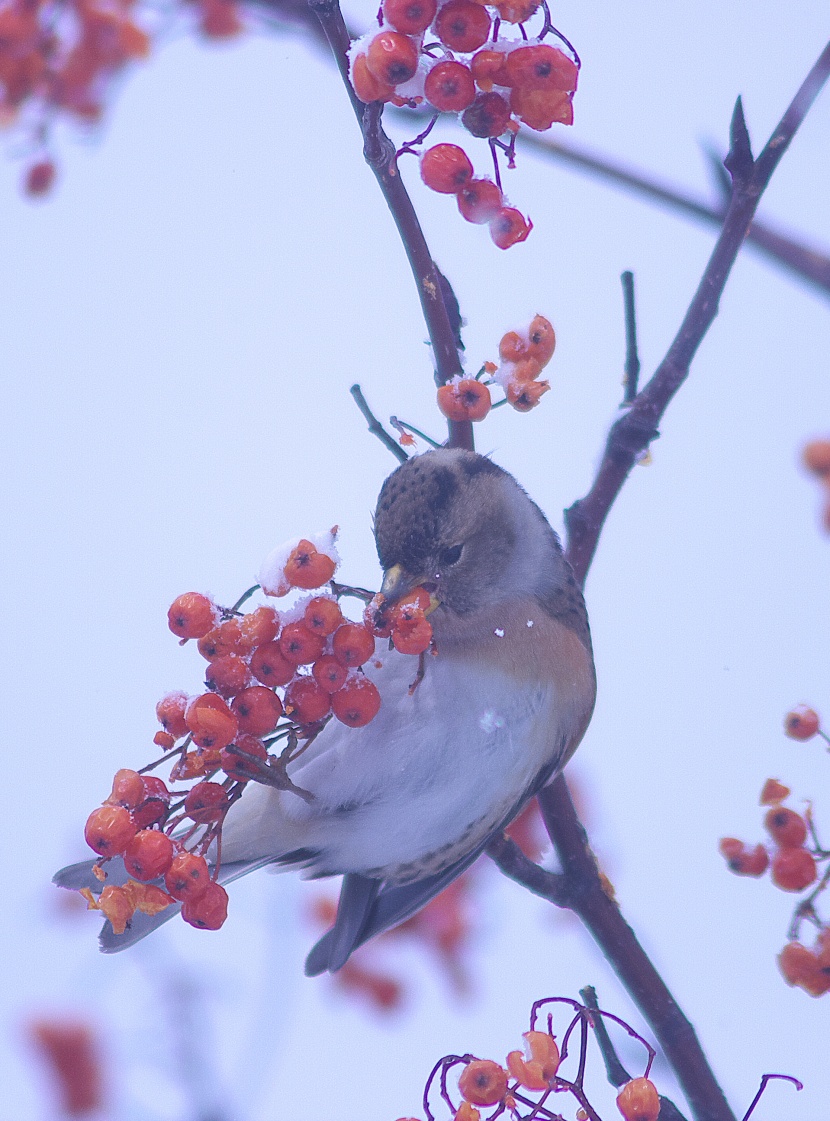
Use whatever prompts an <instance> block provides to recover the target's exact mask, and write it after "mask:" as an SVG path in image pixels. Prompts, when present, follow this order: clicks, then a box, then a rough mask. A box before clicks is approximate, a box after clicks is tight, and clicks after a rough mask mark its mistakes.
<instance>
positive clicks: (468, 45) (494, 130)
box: [350, 0, 580, 249]
mask: <svg viewBox="0 0 830 1121" xmlns="http://www.w3.org/2000/svg"><path fill="white" fill-rule="evenodd" d="M379 19H380V29H379V30H378V31H375V32H372V33H370V34H368V35H365V36H363V37H362V38H361V39H358V40H356V41H355V42H354V43H353V44H352V49H351V52H350V77H351V82H352V86H353V88H354V91H355V93H356V95H357V96H358V98H360V100H361V101H364V102H371V101H383V102H391V103H392V104H393V105H397V106H400V107H403V106H409V107H411V108H416V107H419V106H423V107H425V108H427V109H431V110H432V111H433V112H434V114H435V116H434V118H433V122H432V124H434V123H435V120H436V119H437V117H438V116H439V115H440V114H441V113H456V114H458V115H459V117H460V121H461V124H462V125H463V127H464V128H465V129H466V130H467V132H469V133H470V134H471V135H472V136H475V137H477V138H479V139H482V140H486V141H487V142H488V144H489V146H490V149H491V153H492V158H493V167H494V179H488V178H486V177H480V178H477V177H476V176H475V173H474V170H473V165H472V162H471V161H470V159H469V157H468V156H467V154H466V152H465V151H464V149H463V148H461V147H459V146H458V145H455V144H437V145H435V146H434V147H432V148H429V149H427V150H426V151H425V152H424V153H423V155H422V156H421V177H422V179H423V181H424V182H425V183H426V185H427V186H428V187H430V188H431V189H432V190H434V191H438V192H440V193H441V194H451V195H454V196H455V197H456V198H457V200H458V208H459V211H460V212H461V214H462V216H463V217H464V218H465V219H466V220H467V221H468V222H475V223H482V224H484V223H486V224H487V225H488V226H489V228H490V234H491V236H492V238H493V241H494V242H495V243H496V245H497V246H499V248H500V249H507V248H509V247H510V246H511V245H515V244H517V242H520V241H524V240H525V238H527V236H528V234H529V233H530V230H531V229H532V223H531V222H530V221H529V220H528V219H526V218H525V217H524V216H523V215H522V214H521V212H520V211H518V210H516V209H515V208H514V207H512V206H510V205H509V203H508V201H507V199H506V197H505V195H504V192H503V190H502V184H501V174H500V170H499V154H501V155H502V156H503V157H504V158H505V159H506V161H507V166H508V167H513V163H514V161H513V148H514V144H515V136H516V132H517V131H518V129H519V127H520V125H521V124H525V125H527V127H528V128H531V129H533V130H535V131H537V132H546V131H547V130H548V129H550V128H551V127H552V126H553V125H554V124H556V123H558V124H564V125H570V124H573V96H574V93H575V92H576V87H577V79H578V77H579V68H580V62H579V58H578V56H577V54H576V52H575V51H574V49H573V47H572V46H571V45H570V43H568V41H567V40H566V39H565V38H564V37H563V36H562V35H561V34H560V33H559V32H558V31H557V30H556V29H555V28H554V27H553V25H552V23H551V21H550V12H549V10H548V7H547V3H546V0H501V2H498V3H492V4H484V3H477V2H475V0H445V2H444V3H441V2H440V0H384V2H383V4H382V6H381V10H380V13H379ZM529 20H530V21H535V22H538V23H539V27H538V29H537V33H536V34H534V35H531V34H529V33H528V30H527V29H526V27H525V24H526V23H527V22H528V21H529ZM505 27H511V28H516V29H518V32H519V35H518V36H515V37H514V36H507V37H505V35H504V29H505ZM550 39H552V40H553V41H552V42H551V41H549V40H550ZM554 44H555V45H554ZM432 124H431V125H430V126H429V127H428V128H427V129H425V130H424V131H423V132H422V133H421V134H420V135H419V136H418V137H417V138H416V139H415V140H413V141H412V142H411V143H410V144H407V145H404V148H403V149H402V150H403V151H409V152H411V151H415V150H416V148H418V147H419V146H420V145H421V144H423V142H424V140H425V139H426V137H427V135H428V134H429V131H430V129H431V127H432Z"/></svg>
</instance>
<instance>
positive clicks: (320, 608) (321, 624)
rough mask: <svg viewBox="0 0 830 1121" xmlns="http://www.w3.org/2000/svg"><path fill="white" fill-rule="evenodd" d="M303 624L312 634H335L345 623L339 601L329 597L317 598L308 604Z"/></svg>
mask: <svg viewBox="0 0 830 1121" xmlns="http://www.w3.org/2000/svg"><path fill="white" fill-rule="evenodd" d="M303 622H304V623H305V625H306V626H307V627H308V629H309V630H310V631H311V632H312V634H319V635H324V636H325V635H329V634H334V632H335V631H336V630H337V628H338V627H339V626H340V624H341V623H342V622H343V612H342V611H341V610H340V607H339V606H338V603H337V600H334V599H329V597H328V596H315V597H314V599H312V600H309V602H308V603H307V604H306V609H305V611H304V612H303Z"/></svg>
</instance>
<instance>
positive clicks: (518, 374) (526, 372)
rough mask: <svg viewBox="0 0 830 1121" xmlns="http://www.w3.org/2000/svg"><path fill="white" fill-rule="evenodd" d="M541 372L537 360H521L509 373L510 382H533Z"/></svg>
mask: <svg viewBox="0 0 830 1121" xmlns="http://www.w3.org/2000/svg"><path fill="white" fill-rule="evenodd" d="M541 372H542V367H541V365H540V364H539V360H538V359H537V358H523V359H522V360H521V362H517V363H516V364H515V366H514V367H513V369H512V370H511V371H510V380H511V381H512V382H522V381H535V380H536V378H538V376H539V374H541Z"/></svg>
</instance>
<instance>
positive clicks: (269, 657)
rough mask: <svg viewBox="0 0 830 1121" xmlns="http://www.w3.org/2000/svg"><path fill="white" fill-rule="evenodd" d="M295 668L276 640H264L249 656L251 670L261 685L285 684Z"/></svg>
mask: <svg viewBox="0 0 830 1121" xmlns="http://www.w3.org/2000/svg"><path fill="white" fill-rule="evenodd" d="M296 669H297V667H296V665H294V663H293V662H289V661H287V660H286V658H285V657H284V656H283V653H282V650H281V649H280V644H279V643H278V642H266V643H265V644H264V645H263V646H260V647H258V649H256V650H255V651H254V653H253V657H252V658H251V672H252V673H253V675H254V677H255V678H256V679H257V681H261V682H262V684H263V685H287V684H288V682H289V681H290V680H291V678H292V677H293V676H294V672H295V670H296Z"/></svg>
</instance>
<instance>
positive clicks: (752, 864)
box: [718, 837, 769, 876]
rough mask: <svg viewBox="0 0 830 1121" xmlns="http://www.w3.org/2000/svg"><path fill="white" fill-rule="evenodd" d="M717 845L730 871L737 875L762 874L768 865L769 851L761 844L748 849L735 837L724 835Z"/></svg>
mask: <svg viewBox="0 0 830 1121" xmlns="http://www.w3.org/2000/svg"><path fill="white" fill-rule="evenodd" d="M718 847H719V848H720V851H721V855H722V856H723V857H724V858H725V860H726V863H727V865H728V866H729V869H730V871H732V872H734V873H735V875H737V876H763V874H764V872H766V870H767V868H768V867H769V853H768V852H767V850H766V849H765V848H764V846H763V845H756V846H755V848H753V849H748V848H747V847H746V845H745V844H744V843H743V841H739V840H738V839H737V838H736V837H724V838H722V840H721V842H720V844H719V846H718Z"/></svg>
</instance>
